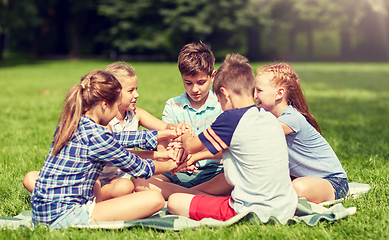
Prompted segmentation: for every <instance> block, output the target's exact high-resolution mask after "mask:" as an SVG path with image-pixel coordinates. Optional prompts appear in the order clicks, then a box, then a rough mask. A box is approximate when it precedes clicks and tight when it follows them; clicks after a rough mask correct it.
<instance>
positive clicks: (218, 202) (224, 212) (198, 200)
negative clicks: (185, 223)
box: [189, 195, 236, 221]
mask: <svg viewBox="0 0 389 240" xmlns="http://www.w3.org/2000/svg"><path fill="white" fill-rule="evenodd" d="M230 198H231V197H208V196H202V195H196V196H194V198H193V199H192V201H191V202H190V207H189V217H190V218H191V219H194V220H201V219H203V218H213V219H216V220H221V221H225V220H228V219H230V218H232V217H233V216H235V215H236V212H235V210H234V209H233V208H232V207H231V206H230V204H229V202H230Z"/></svg>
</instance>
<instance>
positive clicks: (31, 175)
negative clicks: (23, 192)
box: [23, 171, 39, 192]
mask: <svg viewBox="0 0 389 240" xmlns="http://www.w3.org/2000/svg"><path fill="white" fill-rule="evenodd" d="M38 175H39V172H38V171H31V172H28V173H27V174H26V175H25V176H24V178H23V186H24V187H25V188H26V189H27V190H28V191H29V192H32V191H33V190H34V188H35V182H36V180H37V179H38Z"/></svg>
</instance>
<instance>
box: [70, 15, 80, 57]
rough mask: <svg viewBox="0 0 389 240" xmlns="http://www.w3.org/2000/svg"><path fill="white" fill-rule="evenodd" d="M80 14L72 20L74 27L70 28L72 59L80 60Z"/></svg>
mask: <svg viewBox="0 0 389 240" xmlns="http://www.w3.org/2000/svg"><path fill="white" fill-rule="evenodd" d="M79 19H80V17H79V14H77V13H76V14H75V15H74V17H73V20H72V26H71V28H70V35H71V36H70V38H71V43H72V45H71V49H70V57H71V58H78V57H80V42H79V36H78V27H77V26H78V24H79V22H80V21H79Z"/></svg>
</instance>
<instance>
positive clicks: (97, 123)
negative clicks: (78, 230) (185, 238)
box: [31, 71, 177, 228]
mask: <svg viewBox="0 0 389 240" xmlns="http://www.w3.org/2000/svg"><path fill="white" fill-rule="evenodd" d="M120 104H121V85H120V83H119V82H118V81H117V79H116V78H115V77H114V76H113V75H111V74H109V73H107V72H104V71H92V72H91V73H89V74H87V75H85V76H84V77H83V78H82V80H81V83H80V84H78V85H76V86H74V87H73V88H71V89H70V90H69V93H68V95H67V97H66V99H65V102H64V107H63V110H62V113H61V117H60V124H59V125H58V127H57V129H56V131H55V134H54V139H53V143H52V145H51V149H50V152H49V154H48V156H47V158H46V160H45V162H44V164H43V167H42V169H41V171H40V172H39V176H38V179H37V181H36V184H35V188H34V190H33V192H32V197H31V208H32V222H33V224H34V225H36V224H38V223H45V224H49V225H50V227H51V228H61V227H67V226H73V225H86V224H88V223H91V222H95V221H114V220H116V221H117V220H123V221H126V220H134V219H139V218H144V217H147V216H150V215H151V214H153V213H155V212H156V211H158V210H160V209H161V208H162V207H163V206H164V204H165V201H164V198H163V197H162V195H161V194H160V193H159V192H158V191H153V190H150V191H144V192H139V193H133V194H128V195H125V196H121V197H118V198H113V199H109V200H107V201H102V202H98V203H96V201H95V200H96V199H95V195H94V188H95V186H96V185H95V182H96V180H97V178H98V176H99V175H100V173H101V171H102V170H103V168H104V166H105V165H106V164H107V163H112V164H113V165H115V166H117V167H119V168H120V169H121V170H122V171H124V172H126V173H128V174H130V175H133V176H136V177H144V178H149V177H151V176H152V175H153V174H160V173H164V172H167V171H171V170H172V169H174V168H176V167H177V163H176V162H175V161H172V160H169V161H165V162H158V161H155V162H154V161H152V160H150V159H142V158H140V157H138V156H137V155H135V154H132V153H130V152H129V151H128V150H127V149H126V147H140V148H142V149H149V150H155V149H156V147H157V140H162V139H166V138H175V137H177V133H176V132H175V130H164V131H158V132H157V131H149V130H142V131H133V132H130V131H122V132H120V133H112V131H110V130H108V129H107V128H105V127H103V126H107V125H108V123H109V122H110V121H111V120H112V119H113V118H114V117H115V116H116V115H117V113H118V105H120Z"/></svg>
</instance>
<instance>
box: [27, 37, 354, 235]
mask: <svg viewBox="0 0 389 240" xmlns="http://www.w3.org/2000/svg"><path fill="white" fill-rule="evenodd" d="M214 63H215V57H214V55H213V54H212V52H211V51H210V50H209V49H208V47H207V46H206V45H205V44H203V43H201V42H200V43H191V44H187V45H185V46H184V47H183V48H182V49H181V52H180V54H179V56H178V68H179V71H180V73H181V76H182V80H183V84H184V87H185V91H184V93H183V94H182V95H180V96H178V97H175V98H171V99H169V100H168V101H167V102H166V105H165V108H164V111H163V115H162V120H160V119H158V118H155V117H154V116H152V115H151V114H149V113H148V112H147V111H145V110H143V109H141V108H139V107H136V102H137V99H138V97H139V94H138V92H137V87H138V79H137V76H136V75H135V71H134V69H133V68H132V67H131V66H130V65H128V64H126V63H123V62H117V63H113V64H111V65H108V66H107V67H106V68H105V69H104V70H103V71H100V70H95V71H92V72H90V73H88V74H87V75H85V76H84V77H83V78H82V79H81V82H80V84H78V85H76V86H74V87H72V88H71V89H70V90H69V92H68V95H67V97H66V99H65V101H64V106H63V110H62V113H61V115H60V119H59V125H58V127H57V129H56V131H55V133H54V139H53V142H52V145H51V148H50V152H49V154H48V156H47V158H46V160H45V162H44V164H43V167H42V168H41V170H40V171H39V172H37V171H32V172H29V173H28V174H26V176H25V177H24V179H23V184H24V186H25V187H26V189H27V190H29V191H30V192H32V197H31V207H32V221H33V224H38V223H44V224H49V225H50V227H51V228H62V227H67V226H74V225H86V224H89V223H91V222H98V221H118V220H122V221H128V220H134V219H140V218H145V217H148V216H150V215H152V214H154V213H155V212H157V211H159V210H160V209H162V208H163V207H164V205H165V201H166V200H167V201H168V202H167V207H168V210H169V212H170V213H172V214H176V215H181V216H186V217H190V218H191V219H195V220H201V219H203V218H213V219H217V220H223V221H224V220H227V219H229V218H231V217H233V216H235V215H237V214H239V213H243V212H248V211H253V212H255V213H256V214H257V216H258V217H259V219H260V220H261V221H267V219H268V218H269V217H270V216H274V217H276V218H277V219H278V220H279V221H280V222H281V223H285V222H286V221H287V219H288V218H291V217H293V215H294V213H295V210H296V207H297V200H298V197H305V198H306V199H307V200H308V201H311V202H316V203H319V202H324V201H329V200H335V199H339V198H342V197H344V196H345V195H346V194H347V192H348V183H347V175H346V173H345V171H344V169H343V168H342V166H341V164H340V162H339V160H338V158H337V156H336V154H335V153H334V151H333V150H332V148H331V146H330V145H329V144H328V142H327V141H326V140H325V139H324V138H323V136H322V135H321V133H320V128H319V126H318V124H317V123H316V121H315V118H314V117H313V115H312V114H310V113H309V111H308V105H307V102H306V100H305V98H304V96H303V93H302V90H301V88H300V83H299V78H298V77H297V75H296V73H295V72H294V70H293V69H292V68H291V67H290V66H289V65H288V64H285V63H277V64H272V65H268V66H263V67H260V68H258V70H257V75H256V76H254V73H253V70H252V68H251V66H250V65H249V64H248V60H247V58H245V57H244V56H241V55H239V54H228V55H227V56H226V57H225V59H224V62H223V64H222V65H221V66H220V68H219V69H218V70H217V72H216V71H215V70H214ZM211 85H212V90H210V88H211ZM255 101H256V102H257V104H256V103H255ZM139 126H143V127H144V128H146V129H150V130H144V129H143V130H138V127H139ZM139 149H141V150H139Z"/></svg>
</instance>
